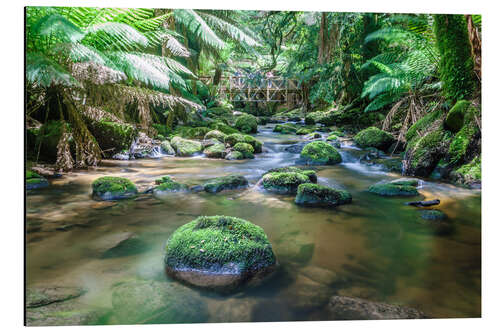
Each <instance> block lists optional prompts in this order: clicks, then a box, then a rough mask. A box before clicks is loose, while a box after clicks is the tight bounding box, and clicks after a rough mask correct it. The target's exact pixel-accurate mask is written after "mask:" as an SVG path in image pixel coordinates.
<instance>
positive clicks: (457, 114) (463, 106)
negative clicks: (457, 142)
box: [445, 100, 471, 132]
mask: <svg viewBox="0 0 500 333" xmlns="http://www.w3.org/2000/svg"><path fill="white" fill-rule="evenodd" d="M470 104H471V103H470V102H469V101H465V100H461V101H458V102H456V103H455V105H454V106H453V107H452V108H451V110H450V111H448V114H447V115H446V120H445V124H446V127H447V128H449V129H450V130H451V131H453V132H458V131H459V130H460V129H461V128H462V126H463V125H464V116H465V114H466V112H467V110H468V109H469V106H470Z"/></svg>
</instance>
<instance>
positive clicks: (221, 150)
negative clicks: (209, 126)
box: [203, 143, 227, 158]
mask: <svg viewBox="0 0 500 333" xmlns="http://www.w3.org/2000/svg"><path fill="white" fill-rule="evenodd" d="M203 154H205V155H206V156H207V157H208V158H224V157H226V155H227V153H226V146H224V145H223V144H222V143H216V144H214V145H211V146H210V147H208V148H206V149H205V150H204V151H203Z"/></svg>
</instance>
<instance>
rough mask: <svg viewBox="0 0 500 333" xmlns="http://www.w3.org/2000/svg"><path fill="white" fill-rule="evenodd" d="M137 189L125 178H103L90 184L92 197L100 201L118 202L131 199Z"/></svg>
mask: <svg viewBox="0 0 500 333" xmlns="http://www.w3.org/2000/svg"><path fill="white" fill-rule="evenodd" d="M136 194H137V187H136V186H135V185H134V184H133V183H132V182H131V181H130V180H128V179H127V178H121V177H112V176H105V177H100V178H97V179H96V180H94V182H93V183H92V196H93V197H94V199H95V198H98V199H101V200H120V199H128V198H132V197H134V196H135V195H136Z"/></svg>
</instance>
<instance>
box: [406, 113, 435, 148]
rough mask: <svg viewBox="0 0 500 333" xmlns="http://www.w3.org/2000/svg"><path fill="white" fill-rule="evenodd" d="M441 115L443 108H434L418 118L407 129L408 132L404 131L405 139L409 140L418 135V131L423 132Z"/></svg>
mask: <svg viewBox="0 0 500 333" xmlns="http://www.w3.org/2000/svg"><path fill="white" fill-rule="evenodd" d="M442 115H443V110H435V111H433V112H430V113H428V114H427V115H425V116H424V117H422V118H420V119H419V120H418V121H417V122H416V123H415V124H413V125H412V126H411V127H410V128H409V129H408V132H406V141H407V142H410V141H412V140H413V139H414V138H416V137H418V136H419V135H420V133H422V132H424V131H425V130H426V129H427V128H428V127H429V126H430V125H431V124H432V123H434V121H436V119H439V118H441V117H442Z"/></svg>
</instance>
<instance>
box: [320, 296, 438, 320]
mask: <svg viewBox="0 0 500 333" xmlns="http://www.w3.org/2000/svg"><path fill="white" fill-rule="evenodd" d="M326 311H327V313H328V319H330V320H376V319H421V318H428V317H427V316H426V315H425V314H424V313H423V312H421V311H419V310H416V309H412V308H408V307H403V306H399V305H392V304H386V303H377V302H372V301H368V300H364V299H360V298H354V297H346V296H332V297H331V298H330V301H329V303H328V306H327V308H326Z"/></svg>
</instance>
